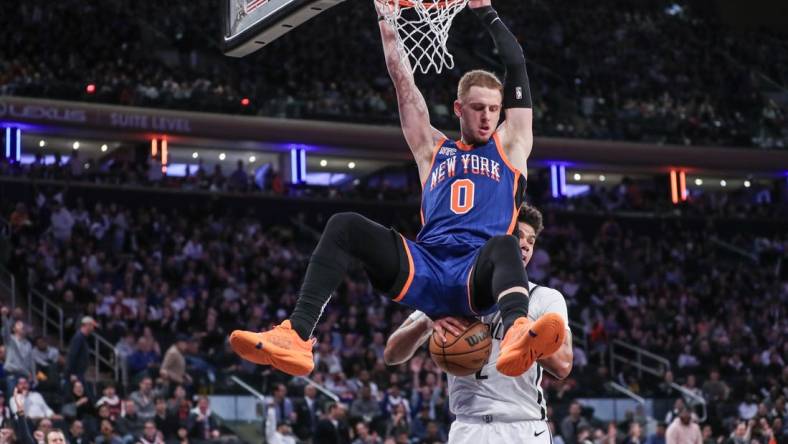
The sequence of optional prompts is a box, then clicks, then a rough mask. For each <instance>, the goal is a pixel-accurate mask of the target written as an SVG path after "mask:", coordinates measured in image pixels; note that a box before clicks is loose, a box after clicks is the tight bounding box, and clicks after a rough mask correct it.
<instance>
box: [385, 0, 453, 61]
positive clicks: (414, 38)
mask: <svg viewBox="0 0 788 444" xmlns="http://www.w3.org/2000/svg"><path fill="white" fill-rule="evenodd" d="M375 1H376V2H379V3H380V4H381V7H379V8H378V11H379V12H380V14H381V16H382V17H383V19H384V20H386V23H388V24H389V25H391V26H392V27H394V29H396V30H397V37H398V38H397V48H398V49H399V51H400V54H402V55H403V56H404V57H407V58H408V59H410V61H411V67H412V70H413V72H414V73H415V72H416V70H417V69H418V70H419V71H420V72H421V73H422V74H427V73H428V72H430V70H434V71H435V72H436V73H440V72H441V71H443V69H444V68H448V69H452V68H454V58H453V57H452V56H451V54H449V50H448V48H447V47H446V42H447V40H448V39H449V29H450V28H451V23H452V21H453V20H454V17H456V16H457V14H458V13H459V12H460V11H462V9H463V8H464V7H465V6H466V5H467V4H468V0H438V1H436V2H423V1H422V0H375Z"/></svg>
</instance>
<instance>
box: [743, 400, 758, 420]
mask: <svg viewBox="0 0 788 444" xmlns="http://www.w3.org/2000/svg"><path fill="white" fill-rule="evenodd" d="M757 413H758V404H756V403H754V402H752V401H749V402H748V401H742V402H741V404H739V418H741V419H744V420H750V419H752V418H754V417H755V415H756V414H757Z"/></svg>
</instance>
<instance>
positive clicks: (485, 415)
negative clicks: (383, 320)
mask: <svg viewBox="0 0 788 444" xmlns="http://www.w3.org/2000/svg"><path fill="white" fill-rule="evenodd" d="M517 225H518V228H519V237H520V251H521V255H522V266H523V268H524V267H526V266H527V265H528V262H529V261H530V260H531V256H532V255H533V251H534V248H535V247H536V245H535V243H536V239H537V237H538V236H539V233H540V232H541V231H542V228H543V225H542V214H541V213H540V212H539V210H537V209H536V208H534V207H532V206H530V205H527V204H526V205H523V208H522V209H521V210H520V215H519V216H518V221H517ZM528 287H529V291H530V297H531V299H530V304H529V309H528V317H529V318H530V319H531V320H532V321H534V320H537V319H539V317H541V316H544V315H545V314H547V313H555V314H557V315H558V316H561V318H562V319H563V322H564V325H565V328H566V331H567V335H566V339H565V340H564V343H563V345H561V348H559V349H558V351H557V352H555V353H553V354H552V355H550V356H548V357H543V358H541V359H539V360H537V361H536V362H537V365H535V366H533V367H531V368H530V369H529V370H528V371H527V372H525V373H523V374H522V375H521V376H519V377H517V378H509V377H506V376H503V375H501V374H500V373H499V372H498V371H497V370H496V368H495V365H494V363H495V360H496V358H497V356H498V350H499V346H500V341H501V338H502V329H503V325H502V322H501V314H500V313H499V312H495V313H491V314H488V315H486V316H482V317H481V321H482V322H484V323H485V324H487V325H488V326H489V327H490V332H491V336H492V338H493V346H492V351H491V353H490V359H489V361H488V363H487V364H486V365H485V366H484V367H483V368H482V369H481V370H480V371H479V372H478V373H476V375H471V376H462V377H459V376H452V375H449V408H450V409H451V412H452V413H453V414H454V415H456V417H457V419H456V421H455V422H454V423H453V424H452V426H451V430H450V432H449V443H450V444H460V443H470V444H478V443H487V442H531V443H545V444H547V443H550V442H551V441H552V439H551V438H552V437H551V432H547V433H545V432H546V431H547V429H548V426H547V422H546V420H547V404H546V402H545V398H544V394H543V393H542V389H541V387H540V383H541V381H542V374H543V369H544V370H547V371H548V372H550V373H551V374H552V375H553V376H555V377H557V378H559V379H564V378H566V377H567V376H569V372H570V371H571V370H572V358H573V355H572V335H571V332H570V331H569V327H568V321H567V319H568V317H567V310H566V301H565V300H564V297H563V295H561V293H560V292H559V291H558V290H554V289H552V288H548V287H542V286H539V285H536V284H534V283H532V282H529V283H528ZM433 328H434V329H435V330H436V331H437V332H438V333H439V334H440V335H443V334H444V331H445V330H448V331H449V332H451V333H452V334H455V335H458V334H460V332H461V331H462V330H463V329H464V328H465V321H464V320H463V319H461V318H443V319H439V320H437V321H435V322H434V323H433V321H431V320H430V319H429V318H428V317H427V316H425V315H424V313H421V312H419V311H414V312H413V314H411V315H410V316H409V317H408V319H406V320H405V322H404V323H403V324H402V325H401V326H400V327H399V328H398V329H397V330H396V331H395V332H394V333H393V334H392V335H391V337H390V338H389V339H388V342H387V343H386V349H385V352H384V358H385V360H386V364H388V365H396V364H401V363H403V362H405V361H407V360H409V359H410V358H411V357H413V354H414V353H416V351H417V350H418V349H419V348H420V347H421V346H422V344H424V343H425V342H426V341H427V340H428V339H429V338H430V335H431V334H432V332H433ZM494 438H495V439H494Z"/></svg>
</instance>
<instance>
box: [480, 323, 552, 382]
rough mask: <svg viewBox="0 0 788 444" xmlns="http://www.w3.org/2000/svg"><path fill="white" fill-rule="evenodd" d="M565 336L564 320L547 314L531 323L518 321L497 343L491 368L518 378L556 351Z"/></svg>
mask: <svg viewBox="0 0 788 444" xmlns="http://www.w3.org/2000/svg"><path fill="white" fill-rule="evenodd" d="M565 336H566V328H565V327H564V320H563V319H562V318H561V316H559V315H557V314H555V313H547V314H545V315H544V316H542V317H540V318H539V319H537V320H536V321H535V322H534V321H531V320H530V319H528V318H526V317H521V318H518V319H517V320H516V321H514V325H512V326H511V328H509V331H507V332H506V336H504V338H503V341H502V342H501V350H500V352H499V354H498V361H497V362H496V363H495V368H497V369H498V372H500V373H501V374H504V375H506V376H513V377H514V376H520V375H522V374H523V373H525V372H526V371H527V370H528V369H529V368H531V366H532V365H533V364H534V362H536V360H537V359H540V358H542V357H545V356H550V355H552V354H553V353H555V352H557V351H558V349H559V348H561V344H563V343H564V337H565Z"/></svg>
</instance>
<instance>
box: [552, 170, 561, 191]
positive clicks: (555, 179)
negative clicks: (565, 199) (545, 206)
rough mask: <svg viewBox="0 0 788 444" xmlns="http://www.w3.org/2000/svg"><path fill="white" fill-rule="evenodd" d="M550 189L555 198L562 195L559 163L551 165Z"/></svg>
mask: <svg viewBox="0 0 788 444" xmlns="http://www.w3.org/2000/svg"><path fill="white" fill-rule="evenodd" d="M550 191H552V194H553V198H556V199H557V198H558V196H560V195H561V194H560V192H559V190H558V165H550Z"/></svg>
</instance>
